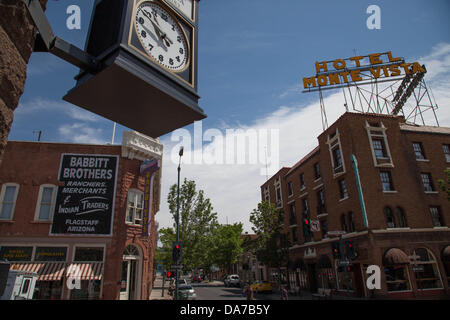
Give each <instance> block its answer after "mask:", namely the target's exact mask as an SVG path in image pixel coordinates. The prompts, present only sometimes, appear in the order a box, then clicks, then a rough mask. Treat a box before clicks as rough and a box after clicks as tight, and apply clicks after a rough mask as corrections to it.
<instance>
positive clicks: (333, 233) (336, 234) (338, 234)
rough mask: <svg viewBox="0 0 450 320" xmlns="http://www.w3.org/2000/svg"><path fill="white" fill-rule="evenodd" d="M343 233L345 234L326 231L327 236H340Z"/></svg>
mask: <svg viewBox="0 0 450 320" xmlns="http://www.w3.org/2000/svg"><path fill="white" fill-rule="evenodd" d="M345 233H346V232H345V231H328V232H327V235H328V236H341V235H343V234H345Z"/></svg>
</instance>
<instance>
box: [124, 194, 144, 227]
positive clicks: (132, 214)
mask: <svg viewBox="0 0 450 320" xmlns="http://www.w3.org/2000/svg"><path fill="white" fill-rule="evenodd" d="M143 209H144V193H143V192H142V191H139V190H135V189H132V190H129V191H128V202H127V215H126V222H128V223H133V224H142V211H143Z"/></svg>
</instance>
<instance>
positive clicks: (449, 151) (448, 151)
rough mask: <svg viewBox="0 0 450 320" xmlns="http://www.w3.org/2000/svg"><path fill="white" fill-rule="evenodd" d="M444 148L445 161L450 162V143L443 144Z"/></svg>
mask: <svg viewBox="0 0 450 320" xmlns="http://www.w3.org/2000/svg"><path fill="white" fill-rule="evenodd" d="M442 150H443V151H444V155H445V161H447V162H450V145H449V144H444V145H442Z"/></svg>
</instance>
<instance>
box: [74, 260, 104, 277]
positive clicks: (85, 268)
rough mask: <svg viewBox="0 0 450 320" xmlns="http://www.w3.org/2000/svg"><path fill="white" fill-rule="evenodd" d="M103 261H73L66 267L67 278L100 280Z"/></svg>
mask: <svg viewBox="0 0 450 320" xmlns="http://www.w3.org/2000/svg"><path fill="white" fill-rule="evenodd" d="M102 275H103V262H90V263H73V264H71V265H69V266H68V267H67V274H66V276H67V277H68V278H73V279H78V280H101V279H102Z"/></svg>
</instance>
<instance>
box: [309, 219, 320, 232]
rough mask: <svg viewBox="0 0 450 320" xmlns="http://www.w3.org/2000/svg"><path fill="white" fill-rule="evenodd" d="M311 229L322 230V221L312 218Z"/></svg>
mask: <svg viewBox="0 0 450 320" xmlns="http://www.w3.org/2000/svg"><path fill="white" fill-rule="evenodd" d="M311 230H312V231H315V232H319V231H320V221H319V220H311Z"/></svg>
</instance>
